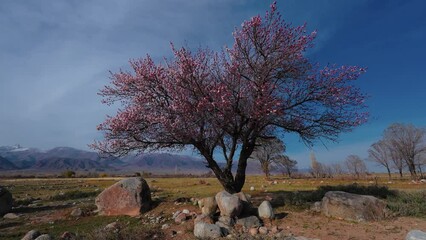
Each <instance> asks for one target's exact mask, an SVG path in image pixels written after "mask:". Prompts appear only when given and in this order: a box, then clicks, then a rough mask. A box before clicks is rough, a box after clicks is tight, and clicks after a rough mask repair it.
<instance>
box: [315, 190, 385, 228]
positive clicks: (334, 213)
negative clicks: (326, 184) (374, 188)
mask: <svg viewBox="0 0 426 240" xmlns="http://www.w3.org/2000/svg"><path fill="white" fill-rule="evenodd" d="M321 212H322V213H323V214H324V215H326V216H328V217H334V218H339V219H345V220H349V221H356V222H363V221H374V220H381V219H383V218H385V217H386V214H387V209H386V202H384V201H383V200H380V199H378V198H376V197H373V196H369V195H358V194H353V193H347V192H342V191H330V192H327V193H326V194H325V196H324V198H323V199H322V202H321Z"/></svg>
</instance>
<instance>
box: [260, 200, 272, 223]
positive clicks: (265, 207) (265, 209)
mask: <svg viewBox="0 0 426 240" xmlns="http://www.w3.org/2000/svg"><path fill="white" fill-rule="evenodd" d="M258 211H259V217H260V218H269V219H272V218H274V216H275V215H274V209H273V208H272V206H271V203H270V202H269V201H263V202H262V203H261V204H260V206H259V207H258Z"/></svg>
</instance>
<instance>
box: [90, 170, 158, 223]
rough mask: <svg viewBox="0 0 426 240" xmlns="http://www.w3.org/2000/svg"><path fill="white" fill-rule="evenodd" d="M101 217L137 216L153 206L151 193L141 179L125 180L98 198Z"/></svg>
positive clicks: (97, 203)
mask: <svg viewBox="0 0 426 240" xmlns="http://www.w3.org/2000/svg"><path fill="white" fill-rule="evenodd" d="M95 202H96V206H97V207H98V211H99V214H100V215H107V216H113V215H128V216H137V215H139V214H140V213H141V212H143V211H146V210H148V209H149V208H150V206H151V191H150V189H149V186H148V184H147V183H146V181H145V180H144V179H143V178H141V177H132V178H126V179H123V180H121V181H119V182H117V183H115V184H114V185H112V186H111V187H109V188H107V189H105V190H104V191H103V192H101V193H100V194H99V196H98V197H97V198H96V201H95Z"/></svg>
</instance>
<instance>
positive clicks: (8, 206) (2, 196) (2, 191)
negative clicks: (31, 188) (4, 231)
mask: <svg viewBox="0 0 426 240" xmlns="http://www.w3.org/2000/svg"><path fill="white" fill-rule="evenodd" d="M12 203H13V198H12V194H11V193H10V192H9V191H8V190H7V189H6V188H4V187H2V186H0V216H3V215H4V214H6V213H8V212H10V210H12Z"/></svg>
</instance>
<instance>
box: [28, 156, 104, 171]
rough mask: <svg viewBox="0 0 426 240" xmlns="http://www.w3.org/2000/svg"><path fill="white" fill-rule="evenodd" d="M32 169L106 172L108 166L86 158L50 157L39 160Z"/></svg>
mask: <svg viewBox="0 0 426 240" xmlns="http://www.w3.org/2000/svg"><path fill="white" fill-rule="evenodd" d="M31 168H32V169H35V170H36V169H40V170H67V169H69V170H74V171H105V170H107V169H109V167H108V166H105V165H103V164H102V163H100V162H98V161H95V160H91V159H86V158H61V157H49V158H44V159H41V160H38V161H37V162H36V163H35V164H34V165H33V166H32V167H31Z"/></svg>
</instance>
